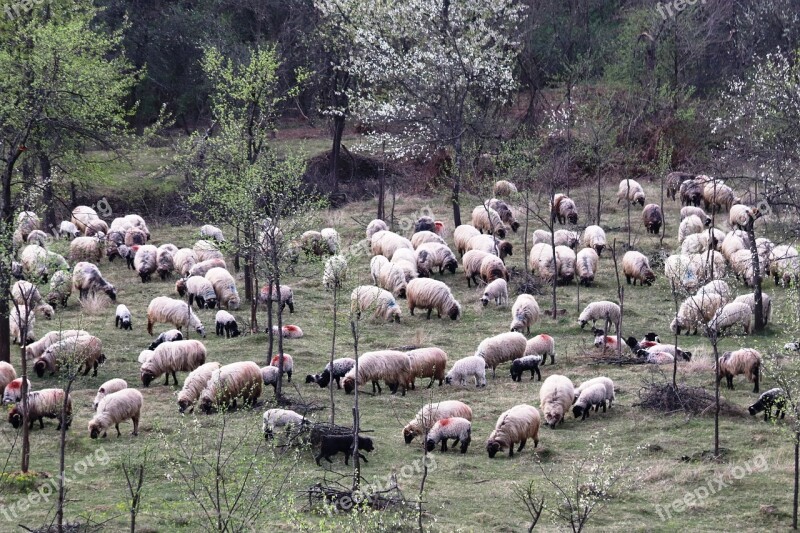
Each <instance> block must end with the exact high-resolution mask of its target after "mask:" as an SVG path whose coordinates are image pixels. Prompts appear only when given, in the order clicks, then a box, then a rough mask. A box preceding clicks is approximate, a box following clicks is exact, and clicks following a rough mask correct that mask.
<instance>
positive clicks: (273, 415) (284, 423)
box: [262, 409, 311, 439]
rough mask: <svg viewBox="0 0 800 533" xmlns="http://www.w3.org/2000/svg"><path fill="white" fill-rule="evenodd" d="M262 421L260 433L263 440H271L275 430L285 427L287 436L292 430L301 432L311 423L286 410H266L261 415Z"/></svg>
mask: <svg viewBox="0 0 800 533" xmlns="http://www.w3.org/2000/svg"><path fill="white" fill-rule="evenodd" d="M262 420H263V423H262V431H263V432H264V438H265V439H271V438H273V436H274V435H275V429H276V428H283V427H285V428H286V434H287V436H289V435H291V431H292V429H295V430H298V431H302V430H303V429H305V428H306V427H307V426H308V425H310V424H311V421H310V420H309V419H307V418H306V417H304V416H302V415H300V414H299V413H295V412H294V411H290V410H288V409H268V410H267V411H266V412H264V414H263V415H262Z"/></svg>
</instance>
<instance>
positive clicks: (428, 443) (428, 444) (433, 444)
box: [425, 439, 436, 452]
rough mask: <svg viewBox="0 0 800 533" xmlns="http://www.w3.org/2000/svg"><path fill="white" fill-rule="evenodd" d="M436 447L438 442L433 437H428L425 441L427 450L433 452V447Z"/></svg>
mask: <svg viewBox="0 0 800 533" xmlns="http://www.w3.org/2000/svg"><path fill="white" fill-rule="evenodd" d="M435 447H436V442H434V440H433V439H428V440H426V441H425V450H426V451H428V452H432V451H433V449H434V448H435Z"/></svg>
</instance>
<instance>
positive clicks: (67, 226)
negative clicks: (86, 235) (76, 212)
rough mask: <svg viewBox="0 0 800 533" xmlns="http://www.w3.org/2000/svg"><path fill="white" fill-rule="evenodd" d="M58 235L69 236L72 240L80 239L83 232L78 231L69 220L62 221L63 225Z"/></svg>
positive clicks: (59, 228) (60, 226) (59, 227)
mask: <svg viewBox="0 0 800 533" xmlns="http://www.w3.org/2000/svg"><path fill="white" fill-rule="evenodd" d="M58 233H59V234H60V235H62V236H67V237H71V238H73V239H74V238H76V237H80V235H81V232H80V230H78V227H77V226H75V224H73V223H72V222H69V221H68V220H62V221H61V224H60V225H59V226H58Z"/></svg>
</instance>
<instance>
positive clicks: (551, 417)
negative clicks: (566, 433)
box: [539, 374, 575, 429]
mask: <svg viewBox="0 0 800 533" xmlns="http://www.w3.org/2000/svg"><path fill="white" fill-rule="evenodd" d="M574 401H575V387H574V386H573V384H572V381H570V379H569V378H568V377H566V376H562V375H559V374H554V375H552V376H550V377H548V378H547V379H546V380H544V383H542V387H541V388H540V389H539V406H540V408H541V409H542V412H543V413H544V421H545V424H547V425H548V426H550V428H551V429H555V428H556V425H558V424H559V423H563V422H564V415H565V414H566V413H567V412H568V411H569V409H570V407H572V403H573V402H574Z"/></svg>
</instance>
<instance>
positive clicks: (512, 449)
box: [508, 442, 514, 457]
mask: <svg viewBox="0 0 800 533" xmlns="http://www.w3.org/2000/svg"><path fill="white" fill-rule="evenodd" d="M508 456H509V457H514V443H513V442H512V443H511V446H509V447H508Z"/></svg>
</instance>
